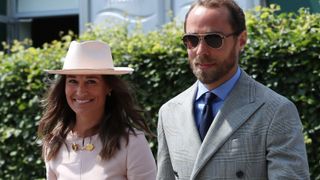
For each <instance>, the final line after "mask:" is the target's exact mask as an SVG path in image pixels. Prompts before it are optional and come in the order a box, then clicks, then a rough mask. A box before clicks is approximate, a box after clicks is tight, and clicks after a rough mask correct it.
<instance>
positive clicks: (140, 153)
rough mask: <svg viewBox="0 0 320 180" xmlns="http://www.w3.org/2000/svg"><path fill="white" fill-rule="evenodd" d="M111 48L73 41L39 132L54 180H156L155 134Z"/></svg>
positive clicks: (48, 171) (126, 70)
mask: <svg viewBox="0 0 320 180" xmlns="http://www.w3.org/2000/svg"><path fill="white" fill-rule="evenodd" d="M132 71H133V69H132V68H129V67H114V66H113V60H112V54H111V50H110V47H109V46H108V44H106V43H104V42H100V41H85V42H81V43H78V42H76V41H73V42H71V44H70V47H69V49H68V52H67V55H66V57H65V60H64V65H63V69H62V70H46V72H48V73H50V74H58V75H59V76H58V79H57V80H56V81H55V82H54V83H53V84H52V85H51V87H50V88H49V90H48V92H47V96H46V98H45V99H44V114H43V117H42V118H41V120H40V124H39V129H38V133H39V135H40V137H41V138H42V140H43V147H42V153H43V157H44V159H45V164H46V176H47V179H48V180H52V179H68V180H70V179H97V180H100V179H101V180H102V179H110V180H115V179H116V180H121V179H123V180H152V179H155V177H156V164H155V160H154V158H153V155H152V153H151V150H150V148H149V145H148V142H147V140H146V138H145V135H144V132H145V133H148V134H152V133H151V131H150V130H149V128H148V127H147V124H146V122H145V121H144V118H143V116H142V114H141V110H140V109H139V108H138V106H137V105H136V104H135V101H134V98H133V96H132V92H131V91H130V89H129V86H128V85H127V84H126V82H125V81H124V80H121V79H120V78H119V77H118V76H117V75H121V74H128V73H131V72H132Z"/></svg>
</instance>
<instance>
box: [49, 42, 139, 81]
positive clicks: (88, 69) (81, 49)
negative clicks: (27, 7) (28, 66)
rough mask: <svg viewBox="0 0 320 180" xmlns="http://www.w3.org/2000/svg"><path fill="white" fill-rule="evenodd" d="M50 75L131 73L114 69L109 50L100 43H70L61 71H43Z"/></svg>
mask: <svg viewBox="0 0 320 180" xmlns="http://www.w3.org/2000/svg"><path fill="white" fill-rule="evenodd" d="M45 71H46V72H48V73H50V74H63V75H68V74H79V75H80V74H101V75H108V74H110V75H121V74H128V73H132V72H133V69H132V68H130V67H114V66H113V59H112V54H111V49H110V47H109V45H108V44H106V43H104V42H101V41H85V42H81V43H79V42H76V41H72V42H71V44H70V46H69V49H68V52H67V55H66V57H65V58H64V63H63V68H62V69H61V70H45Z"/></svg>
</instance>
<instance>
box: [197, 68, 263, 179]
mask: <svg viewBox="0 0 320 180" xmlns="http://www.w3.org/2000/svg"><path fill="white" fill-rule="evenodd" d="M262 104H263V102H262V101H259V100H257V99H255V82H254V81H253V80H252V79H251V78H250V77H249V76H248V75H247V74H246V73H245V72H244V71H242V74H241V77H240V79H239V81H238V82H237V84H236V85H235V87H234V88H233V90H232V91H231V92H230V95H229V97H228V98H227V99H226V101H225V103H224V105H223V107H222V108H221V110H220V111H219V112H218V114H217V115H216V117H215V119H214V121H213V122H212V124H211V126H210V128H209V130H208V132H207V135H206V137H205V139H204V141H203V142H202V145H201V147H200V149H199V152H198V155H197V158H196V161H195V164H194V169H193V172H192V175H191V179H194V178H195V177H196V175H197V174H198V173H199V172H200V170H201V168H203V167H204V166H205V164H206V163H207V162H208V160H210V158H211V157H212V156H213V155H214V154H215V153H216V152H217V151H218V150H219V148H220V147H221V146H222V145H223V144H224V143H225V142H226V141H227V140H228V138H229V137H230V136H231V135H232V134H233V133H234V132H235V131H236V130H237V129H238V128H239V127H240V126H241V125H242V124H243V123H245V121H246V120H247V119H248V118H249V117H250V116H251V115H252V114H253V113H254V112H255V111H256V110H257V109H258V108H259V107H260V106H261V105H262Z"/></svg>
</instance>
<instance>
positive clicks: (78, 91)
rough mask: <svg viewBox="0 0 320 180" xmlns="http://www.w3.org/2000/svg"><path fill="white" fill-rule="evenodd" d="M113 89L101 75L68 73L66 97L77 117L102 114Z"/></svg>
mask: <svg viewBox="0 0 320 180" xmlns="http://www.w3.org/2000/svg"><path fill="white" fill-rule="evenodd" d="M110 91H111V89H110V87H109V86H108V84H107V83H106V81H105V80H104V78H103V77H102V76H101V75H67V76H66V88H65V93H66V98H67V102H68V104H69V106H70V107H71V109H72V110H73V111H74V112H75V113H76V116H77V117H92V118H93V117H96V116H102V115H103V113H104V109H105V102H106V96H107V95H108V94H109V93H110Z"/></svg>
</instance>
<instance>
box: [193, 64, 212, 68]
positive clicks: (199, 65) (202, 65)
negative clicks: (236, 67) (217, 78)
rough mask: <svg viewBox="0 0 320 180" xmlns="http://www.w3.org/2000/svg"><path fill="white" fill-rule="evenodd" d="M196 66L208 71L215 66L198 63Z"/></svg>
mask: <svg viewBox="0 0 320 180" xmlns="http://www.w3.org/2000/svg"><path fill="white" fill-rule="evenodd" d="M196 66H198V67H199V68H201V69H208V68H211V67H213V66H214V63H196Z"/></svg>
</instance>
